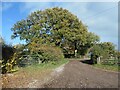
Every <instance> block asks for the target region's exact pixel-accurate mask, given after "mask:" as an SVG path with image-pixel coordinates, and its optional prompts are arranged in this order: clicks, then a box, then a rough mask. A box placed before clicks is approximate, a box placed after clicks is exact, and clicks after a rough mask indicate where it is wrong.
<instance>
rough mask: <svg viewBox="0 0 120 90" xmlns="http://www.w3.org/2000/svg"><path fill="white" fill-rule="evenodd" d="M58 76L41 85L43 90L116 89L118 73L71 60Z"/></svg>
mask: <svg viewBox="0 0 120 90" xmlns="http://www.w3.org/2000/svg"><path fill="white" fill-rule="evenodd" d="M57 71H59V72H61V73H60V74H59V75H57V72H56V74H55V73H54V76H53V77H52V78H51V80H49V81H48V82H47V83H45V84H44V85H43V87H44V88H118V73H117V72H110V71H105V70H102V69H96V68H94V67H93V66H91V65H88V64H84V63H82V62H81V61H79V60H71V61H70V62H69V63H68V64H66V65H65V66H64V68H59V69H58V70H57Z"/></svg>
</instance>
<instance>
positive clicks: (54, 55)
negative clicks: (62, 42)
mask: <svg viewBox="0 0 120 90" xmlns="http://www.w3.org/2000/svg"><path fill="white" fill-rule="evenodd" d="M29 50H30V53H31V57H32V56H33V57H34V58H36V59H34V58H33V57H32V58H33V60H34V62H37V63H38V62H42V63H43V62H49V61H59V60H61V59H63V58H64V55H63V53H62V51H61V49H60V48H59V47H55V46H51V45H46V44H37V46H35V47H33V46H32V47H31V45H30V46H29Z"/></svg>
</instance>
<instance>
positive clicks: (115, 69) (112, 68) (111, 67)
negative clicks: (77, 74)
mask: <svg viewBox="0 0 120 90" xmlns="http://www.w3.org/2000/svg"><path fill="white" fill-rule="evenodd" d="M94 66H95V67H97V68H101V69H104V70H110V71H118V69H119V68H118V66H117V65H102V64H95V65H94Z"/></svg>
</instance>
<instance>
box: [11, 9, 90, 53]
mask: <svg viewBox="0 0 120 90" xmlns="http://www.w3.org/2000/svg"><path fill="white" fill-rule="evenodd" d="M12 31H13V35H12V38H16V37H20V39H21V40H26V42H27V44H29V43H31V42H33V41H34V39H38V40H36V43H38V42H39V43H40V44H49V43H53V44H54V45H56V46H60V47H61V48H62V49H64V48H66V46H68V48H69V49H70V48H72V51H73V52H74V51H75V50H77V49H78V47H79V45H84V44H85V43H86V40H87V33H88V32H87V27H86V26H85V25H84V24H83V23H82V22H81V21H79V19H78V18H77V16H75V15H73V14H72V13H71V12H69V11H68V10H66V9H63V8H58V7H55V8H50V9H45V10H43V11H39V10H38V11H36V12H33V13H31V14H30V15H29V16H28V17H27V19H24V20H21V21H18V22H17V23H16V24H14V26H13V28H12ZM69 49H67V50H69Z"/></svg>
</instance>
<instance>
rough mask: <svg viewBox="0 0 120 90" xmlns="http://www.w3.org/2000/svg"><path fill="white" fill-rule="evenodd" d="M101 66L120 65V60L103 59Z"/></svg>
mask: <svg viewBox="0 0 120 90" xmlns="http://www.w3.org/2000/svg"><path fill="white" fill-rule="evenodd" d="M101 64H104V65H120V60H116V59H107V60H106V59H103V60H101Z"/></svg>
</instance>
